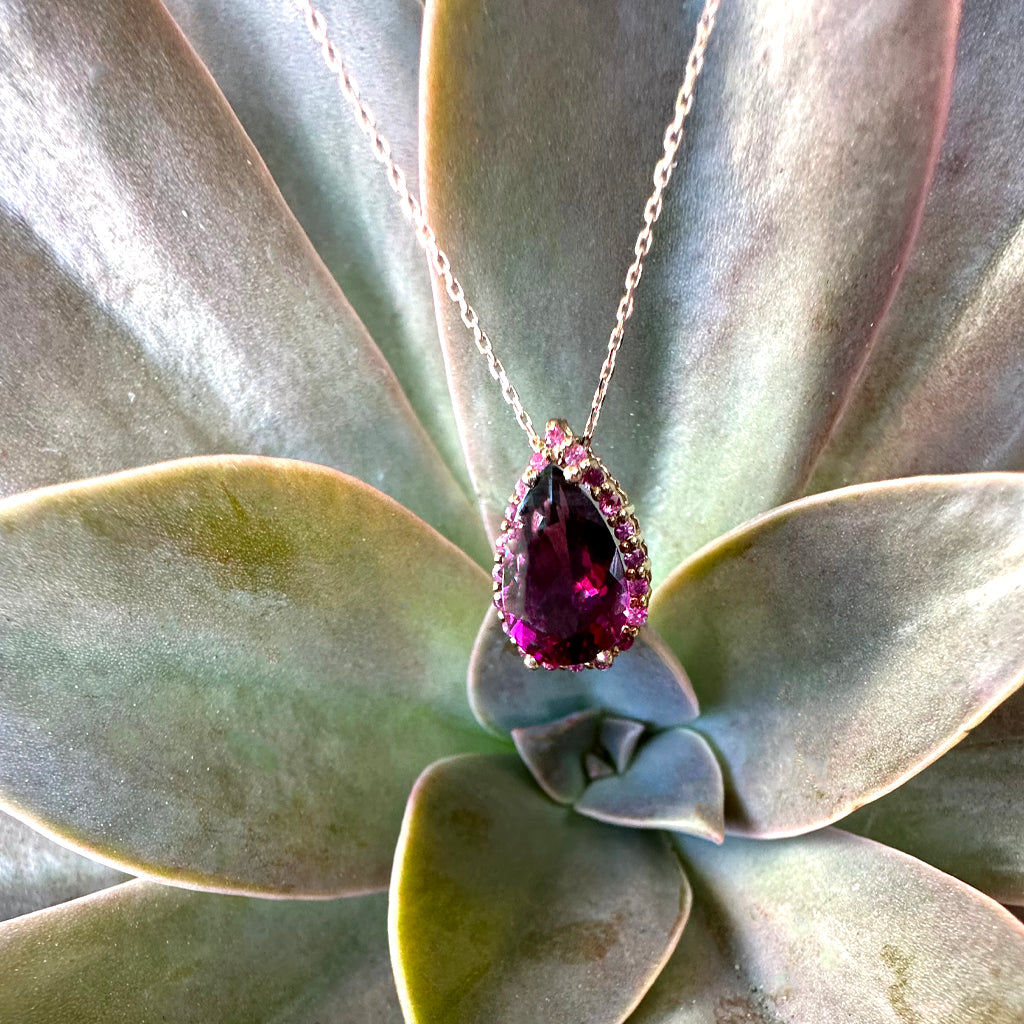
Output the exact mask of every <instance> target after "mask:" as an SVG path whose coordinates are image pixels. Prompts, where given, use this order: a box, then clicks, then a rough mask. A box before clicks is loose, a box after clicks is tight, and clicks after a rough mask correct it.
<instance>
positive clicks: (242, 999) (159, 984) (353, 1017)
mask: <svg viewBox="0 0 1024 1024" xmlns="http://www.w3.org/2000/svg"><path fill="white" fill-rule="evenodd" d="M386 920H387V905H386V898H385V897H384V895H383V894H379V895H374V896H359V897H353V898H351V899H344V900H330V901H325V902H301V903H300V902H295V901H288V900H257V899H244V898H239V897H237V896H219V895H212V894H210V893H195V892H186V891H184V890H181V889H174V888H170V887H168V886H164V885H157V884H155V883H153V882H146V881H141V880H137V881H133V882H127V883H125V884H124V885H119V886H116V887H115V888H113V889H108V890H106V891H105V892H102V893H97V894H96V895H94V896H88V897H85V898H83V899H80V900H76V901H74V902H73V903H67V904H64V905H63V906H61V907H54V908H52V909H51V910H45V911H41V912H40V913H38V914H32V915H30V916H29V917H23V918H20V919H18V920H16V921H8V922H6V923H5V924H2V925H0V961H2V962H3V965H4V983H3V985H2V986H0V1020H4V1021H18V1022H19V1024H54V1022H55V1021H60V1022H61V1024H94V1022H96V1021H104V1022H105V1024H138V1022H140V1021H156V1020H160V1021H203V1022H204V1024H321V1022H323V1021H326V1020H339V1021H340V1020H344V1021H345V1024H402V1014H401V1010H400V1008H399V1005H398V998H397V996H396V993H395V989H394V982H393V981H392V978H391V971H390V964H389V962H388V953H387V930H386V927H385V922H386Z"/></svg>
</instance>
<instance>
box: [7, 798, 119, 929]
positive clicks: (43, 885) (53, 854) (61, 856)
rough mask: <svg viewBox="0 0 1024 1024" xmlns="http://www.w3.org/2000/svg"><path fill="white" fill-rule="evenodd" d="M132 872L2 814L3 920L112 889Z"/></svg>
mask: <svg viewBox="0 0 1024 1024" xmlns="http://www.w3.org/2000/svg"><path fill="white" fill-rule="evenodd" d="M126 877H127V876H126V875H124V874H123V873H122V872H120V871H115V870H114V869H113V868H108V867H107V866H106V865H105V864H98V863H97V862H96V861H94V860H89V859H87V858H86V857H82V856H79V854H77V853H73V852H72V851H71V850H68V849H66V848H65V847H63V846H58V845H57V843H54V842H52V841H51V840H49V839H47V838H45V837H44V836H41V835H40V834H39V833H38V832H36V831H35V830H34V829H31V828H29V827H28V825H25V824H23V823H22V822H20V821H18V819H17V818H12V817H11V816H10V815H9V814H0V921H6V920H7V919H8V918H11V917H18V916H20V915H21V914H30V913H32V911H34V910H44V909H45V908H46V907H52V906H54V905H56V904H58V903H64V902H66V901H67V900H73V899H75V898H76V897H78V896H85V895H86V894H87V893H90V892H96V890H97V889H106V888H107V887H108V886H111V885H117V883H118V882H123V881H124V880H125V878H126Z"/></svg>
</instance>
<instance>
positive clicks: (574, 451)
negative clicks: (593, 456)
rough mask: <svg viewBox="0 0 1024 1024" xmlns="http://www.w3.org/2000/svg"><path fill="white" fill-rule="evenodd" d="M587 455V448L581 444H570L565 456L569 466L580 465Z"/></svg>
mask: <svg viewBox="0 0 1024 1024" xmlns="http://www.w3.org/2000/svg"><path fill="white" fill-rule="evenodd" d="M586 457H587V449H586V448H584V447H583V445H581V444H573V445H570V446H569V450H568V451H567V452H566V453H565V455H564V456H563V458H564V459H565V464H566V465H567V466H578V465H579V464H580V463H581V462H582V461H583V460H584V459H585V458H586Z"/></svg>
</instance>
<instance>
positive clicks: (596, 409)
mask: <svg viewBox="0 0 1024 1024" xmlns="http://www.w3.org/2000/svg"><path fill="white" fill-rule="evenodd" d="M295 3H296V5H297V6H298V7H299V9H300V10H301V11H302V13H303V14H304V15H305V19H306V26H307V28H308V29H309V33H310V35H311V36H312V37H313V39H314V41H315V42H316V44H317V45H318V46H319V47H320V53H321V56H322V57H323V60H324V63H325V64H326V65H327V67H328V69H329V70H330V71H331V73H332V74H333V75H334V76H335V77H336V78H337V80H338V88H339V89H340V90H341V94H342V96H344V98H345V100H346V102H347V103H348V105H349V106H350V107H351V108H352V111H353V113H354V114H355V116H356V121H357V122H358V123H359V127H360V128H361V129H362V130H363V133H364V134H365V135H366V136H367V138H368V139H369V140H370V145H371V147H372V149H373V155H374V156H375V157H376V158H377V160H378V161H379V162H380V163H381V164H383V165H384V168H385V170H386V172H387V179H388V184H389V185H390V186H391V188H392V189H393V190H394V192H395V194H396V195H397V196H398V201H399V205H400V206H401V209H402V212H403V213H404V214H405V216H406V217H407V218H408V219H409V220H410V221H411V222H412V225H413V229H414V231H415V234H416V240H417V241H418V242H419V244H420V247H421V248H422V249H423V251H424V252H425V253H426V255H427V258H428V260H429V261H430V264H431V266H432V267H433V268H434V271H435V273H436V274H437V276H438V277H439V278H440V279H441V281H442V282H443V283H444V290H445V294H447V296H448V298H449V299H451V301H452V302H453V303H454V304H455V306H456V307H457V308H458V311H459V317H460V319H461V320H462V322H463V324H464V325H465V326H466V329H467V330H468V331H469V332H470V334H471V335H472V336H473V341H474V343H475V344H476V347H477V350H478V351H479V352H480V354H481V355H482V356H483V357H484V359H485V360H486V361H487V368H488V370H489V371H490V374H491V376H492V377H493V378H494V379H495V380H496V381H497V382H498V385H499V386H500V387H501V393H502V396H503V397H504V399H505V401H506V402H507V403H508V404H509V405H510V406H511V407H512V411H513V412H514V413H515V417H516V422H517V423H518V424H519V425H520V426H521V427H522V428H523V430H524V431H525V432H526V436H527V437H528V438H529V439H530V444H531V445H532V446H533V448H534V449H535V450H536V451H539V450H540V449H541V447H542V446H543V441H542V439H541V437H540V435H539V434H538V433H537V431H536V430H535V429H534V426H533V421H532V420H531V419H530V416H529V414H528V413H527V411H526V409H525V408H524V407H523V403H522V400H521V399H520V397H519V392H518V391H516V389H515V388H514V387H513V385H512V382H511V381H510V380H509V378H508V374H507V373H506V371H505V367H504V366H503V365H502V362H501V360H500V359H499V358H498V357H497V355H495V353H494V348H493V346H492V345H491V339H490V338H489V337H488V336H487V333H486V332H485V331H484V330H483V329H482V328H481V327H480V317H479V316H478V315H477V312H476V310H475V309H474V308H473V307H472V306H471V305H470V304H469V302H468V301H467V300H466V293H465V291H464V289H463V287H462V285H461V284H460V283H459V279H458V278H457V277H456V276H455V275H454V274H453V273H452V268H451V261H450V260H449V259H448V256H447V255H446V254H445V252H444V250H443V249H442V248H441V247H440V246H439V245H438V244H437V237H436V236H435V234H434V229H433V228H432V227H431V226H430V224H429V223H428V222H427V218H426V214H424V212H423V208H422V206H421V205H420V201H419V200H418V199H417V198H416V197H415V196H414V195H412V194H411V193H410V192H409V187H408V185H407V184H406V180H405V174H404V173H403V172H402V169H401V168H400V167H399V166H398V165H397V164H396V163H395V161H394V158H393V157H392V155H391V143H390V142H388V140H387V139H386V138H385V137H384V135H382V134H381V132H380V131H379V130H378V128H377V120H376V118H375V117H374V115H373V111H372V110H371V109H370V107H369V106H368V105H367V104H366V102H365V101H364V100H363V98H362V96H361V95H360V93H359V86H358V84H357V83H356V80H355V78H353V77H352V73H351V72H350V71H349V69H348V67H347V65H346V64H345V61H344V59H343V58H342V56H341V53H340V52H339V50H338V48H337V46H335V44H334V42H333V41H332V40H331V38H330V36H329V35H328V33H327V22H326V21H325V19H324V16H323V14H321V13H320V11H319V10H318V9H317V8H316V7H314V6H313V3H312V0H295ZM719 3H720V0H706V4H705V6H704V10H703V12H702V14H701V16H700V20H699V21H698V23H697V34H696V37H695V39H694V43H693V47H692V49H691V50H690V55H689V57H688V58H687V61H686V75H685V77H684V79H683V84H682V86H681V87H680V89H679V93H678V94H677V96H676V103H675V115H674V116H673V118H672V121H671V122H670V123H669V125H668V127H667V128H666V129H665V136H664V145H665V151H664V153H663V154H662V156H661V159H660V160H658V162H657V164H656V165H655V167H654V192H653V193H652V194H651V196H650V198H649V199H648V200H647V202H646V204H645V205H644V226H643V228H642V229H641V231H640V234H639V235H638V236H637V240H636V244H635V245H634V247H633V253H634V255H635V259H634V260H633V263H632V264H631V265H630V268H629V270H628V271H627V272H626V293H625V295H623V297H622V299H621V300H620V301H619V306H618V310H617V312H616V316H615V327H614V328H613V329H612V333H611V336H610V337H609V339H608V354H607V355H606V357H605V360H604V363H603V365H602V366H601V377H600V380H599V381H598V385H597V390H596V391H595V392H594V401H593V404H592V406H591V410H590V416H589V418H588V419H587V426H586V430H585V431H584V438H585V440H586V441H587V442H588V443H589V441H590V439H591V438H592V437H593V436H594V430H595V429H596V428H597V421H598V418H599V417H600V415H601V408H602V406H603V405H604V400H605V396H606V395H607V393H608V385H609V384H610V383H611V379H612V374H613V373H614V372H615V358H616V356H617V355H618V352H619V347H620V346H621V344H622V338H623V334H624V332H625V326H626V321H627V320H628V319H629V318H630V316H631V315H632V313H633V296H634V295H635V293H636V288H637V285H638V284H639V283H640V276H641V274H642V273H643V267H644V257H645V256H646V255H647V253H648V252H650V249H651V243H652V241H653V239H654V231H653V229H654V224H655V221H657V219H658V217H659V216H661V207H662V193H663V192H664V191H665V187H666V186H667V185H668V182H669V179H670V178H671V177H672V170H673V168H674V166H675V165H674V162H673V161H674V160H675V156H676V152H677V151H678V149H679V146H680V143H681V142H682V141H683V121H684V120H685V119H686V115H687V114H688V113H689V112H690V107H691V106H692V105H693V93H694V86H695V84H696V82H697V76H698V75H699V74H700V71H701V68H702V67H703V66H704V53H705V51H706V50H707V45H708V38H709V37H710V35H711V29H712V28H713V27H714V24H715V14H716V13H717V11H718V5H719Z"/></svg>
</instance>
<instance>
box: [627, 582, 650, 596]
mask: <svg viewBox="0 0 1024 1024" xmlns="http://www.w3.org/2000/svg"><path fill="white" fill-rule="evenodd" d="M650 589H651V585H650V583H648V582H647V580H627V581H626V592H627V593H628V594H629V596H630V597H642V596H643V595H644V594H646V593H647V591H648V590H650Z"/></svg>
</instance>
